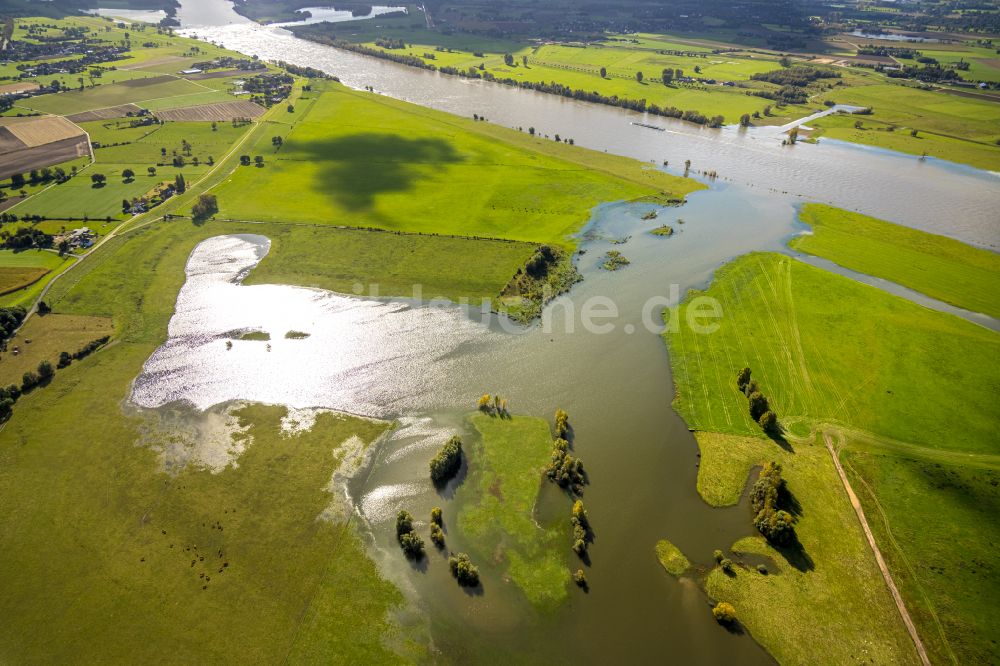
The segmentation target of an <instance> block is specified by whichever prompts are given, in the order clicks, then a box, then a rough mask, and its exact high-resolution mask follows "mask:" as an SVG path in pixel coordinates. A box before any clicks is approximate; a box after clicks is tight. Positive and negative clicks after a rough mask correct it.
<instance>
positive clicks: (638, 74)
mask: <svg viewBox="0 0 1000 666" xmlns="http://www.w3.org/2000/svg"><path fill="white" fill-rule="evenodd" d="M635 80H636V81H638V82H639V83H642V72H636V73H635Z"/></svg>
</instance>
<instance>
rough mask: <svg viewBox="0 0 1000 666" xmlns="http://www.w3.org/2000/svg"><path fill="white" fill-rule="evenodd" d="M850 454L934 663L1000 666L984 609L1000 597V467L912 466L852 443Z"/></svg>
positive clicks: (857, 483) (871, 518) (847, 458)
mask: <svg viewBox="0 0 1000 666" xmlns="http://www.w3.org/2000/svg"><path fill="white" fill-rule="evenodd" d="M842 457H843V460H844V462H845V463H846V465H845V466H846V470H847V473H848V476H849V478H850V480H851V485H852V486H853V487H854V490H855V492H856V493H857V494H858V497H859V499H860V500H861V503H862V505H863V506H864V508H865V513H866V514H867V516H868V522H869V523H870V524H871V527H872V530H873V531H874V533H875V537H876V539H877V540H878V542H879V543H880V544H882V552H883V554H884V555H885V558H886V560H887V562H888V563H889V566H890V568H891V569H892V571H893V573H894V575H895V580H896V584H897V585H898V586H899V587H900V589H901V590H902V593H903V595H904V597H905V599H906V605H907V608H908V610H909V612H910V614H911V615H912V616H913V617H914V621H916V622H917V623H918V626H919V627H920V628H921V630H922V631H921V638H922V640H923V641H924V645H925V647H926V648H927V650H928V652H929V653H930V657H931V661H932V663H941V664H944V663H959V664H990V663H996V662H997V661H1000V648H998V646H997V627H996V623H995V622H992V621H991V618H990V614H989V613H983V612H982V609H983V608H986V607H988V606H989V605H990V604H992V600H993V599H995V598H996V597H997V595H998V594H1000V583H998V581H997V576H996V575H995V571H996V546H995V544H996V543H998V540H1000V527H998V524H997V521H996V519H995V516H996V515H997V511H998V510H1000V490H998V488H1000V461H997V462H995V463H994V464H993V465H992V467H988V466H973V465H966V464H962V463H959V464H949V463H943V462H939V461H928V460H914V459H912V458H908V457H899V456H897V455H886V454H884V453H881V452H879V451H872V450H866V449H865V448H864V447H861V446H857V445H856V444H855V443H853V442H852V443H850V444H849V445H848V448H847V449H846V450H845V451H844V453H843V456H842ZM928 516H936V517H937V518H936V519H933V520H928V519H927V517H928Z"/></svg>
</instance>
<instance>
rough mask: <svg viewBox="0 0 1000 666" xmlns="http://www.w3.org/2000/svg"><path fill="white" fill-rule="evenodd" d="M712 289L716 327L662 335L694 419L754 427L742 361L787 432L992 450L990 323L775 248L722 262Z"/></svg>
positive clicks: (994, 348)
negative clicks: (845, 428) (822, 429)
mask: <svg viewBox="0 0 1000 666" xmlns="http://www.w3.org/2000/svg"><path fill="white" fill-rule="evenodd" d="M707 295H708V296H711V297H714V298H717V299H718V300H719V302H720V303H721V307H722V311H723V317H722V318H721V319H720V320H719V323H720V328H719V330H718V331H717V332H715V333H712V334H709V335H697V334H695V333H693V332H692V331H691V330H690V329H688V328H687V326H685V325H682V326H680V327H679V330H678V332H677V333H675V334H671V335H670V336H669V338H668V344H669V346H670V352H671V360H672V362H673V363H674V364H675V366H676V367H677V368H678V370H677V372H676V373H675V375H674V380H675V382H676V384H677V389H678V395H677V399H676V401H675V408H676V409H677V410H678V411H679V412H680V414H681V416H683V417H684V420H685V421H686V422H687V423H688V425H689V426H691V428H693V429H695V430H706V431H711V432H723V433H731V434H738V435H747V434H757V433H759V432H760V429H759V427H758V426H757V425H756V424H755V423H754V422H753V421H752V420H751V419H750V417H749V414H748V410H747V401H746V398H745V397H744V396H743V394H742V393H740V391H739V389H737V387H736V373H737V372H738V371H739V370H740V369H741V368H743V367H744V366H749V367H750V368H751V370H752V371H753V377H754V379H756V380H757V382H758V383H759V384H760V385H761V387H762V390H763V392H764V393H765V395H767V396H768V398H769V399H770V401H771V404H772V406H773V407H774V410H775V412H776V414H777V415H778V419H779V422H781V423H782V424H784V425H786V427H791V428H793V432H797V431H798V430H796V429H795V428H799V427H801V426H805V430H806V431H808V430H809V428H810V427H813V426H817V427H818V426H822V425H823V424H841V425H849V427H852V428H855V429H860V430H864V431H868V432H871V433H875V434H877V435H880V436H882V437H886V438H890V439H895V440H900V441H903V442H909V443H912V444H918V445H922V446H929V447H934V448H940V449H945V450H955V451H964V452H970V453H994V452H996V438H995V434H994V433H995V427H994V426H995V424H996V423H997V420H998V419H1000V400H998V399H997V398H998V395H997V392H998V388H997V387H996V386H995V384H994V383H992V382H991V380H990V379H989V376H990V374H989V373H990V372H991V369H990V366H989V364H984V363H983V359H996V358H998V354H1000V336H998V335H997V334H996V333H994V332H992V331H990V330H988V329H985V328H983V327H980V326H977V325H975V324H972V323H969V322H966V321H965V320H962V319H959V318H957V317H953V316H951V315H946V314H942V313H938V312H934V311H931V310H927V309H926V308H923V307H921V306H919V305H915V304H913V303H910V302H909V301H905V300H903V299H901V298H897V297H895V296H891V295H889V294H886V293H885V292H882V291H880V290H878V289H876V288H874V287H869V286H866V285H862V284H859V283H856V282H853V281H852V280H849V279H847V278H843V277H839V276H834V275H831V274H829V273H827V272H825V271H823V270H820V269H818V268H814V267H812V266H809V265H806V264H803V263H802V262H799V261H796V260H794V259H792V258H790V257H784V256H780V255H775V254H759V253H757V254H750V255H746V256H744V257H740V258H739V259H737V260H736V261H734V262H732V263H730V264H728V265H726V266H725V267H723V268H722V269H720V270H719V271H718V272H717V273H716V278H715V281H714V283H713V285H712V287H711V288H710V289H709V290H708V292H707ZM685 313H686V310H685V309H684V308H682V309H681V317H682V319H681V321H684V317H685V316H686V314H685ZM928 387H934V390H933V391H931V390H928ZM971 387H975V390H972V389H971ZM955 423H961V424H962V437H960V438H956V437H955V436H954V434H953V428H954V424H955Z"/></svg>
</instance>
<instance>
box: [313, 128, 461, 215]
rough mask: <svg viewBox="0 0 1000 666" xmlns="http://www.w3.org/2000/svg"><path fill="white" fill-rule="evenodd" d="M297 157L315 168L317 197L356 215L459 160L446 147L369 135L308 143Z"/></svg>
mask: <svg viewBox="0 0 1000 666" xmlns="http://www.w3.org/2000/svg"><path fill="white" fill-rule="evenodd" d="M300 151H301V153H303V154H304V157H305V158H306V159H310V160H312V161H314V162H315V163H316V164H318V165H320V174H319V177H318V183H317V185H318V189H319V191H321V192H324V193H327V194H329V196H330V197H332V198H333V200H334V201H335V202H336V203H337V204H338V205H340V206H343V207H344V208H346V209H348V210H350V211H352V212H359V213H364V212H371V210H372V209H373V208H374V206H375V203H376V199H377V198H378V196H379V195H381V194H389V193H395V192H405V191H407V190H411V189H413V188H414V187H415V186H416V185H417V183H418V181H420V180H421V179H427V178H430V177H432V175H433V171H432V170H433V168H434V166H435V165H437V166H447V165H449V164H456V163H458V162H461V161H463V159H464V158H463V157H462V156H461V155H459V154H458V152H457V151H456V150H455V148H454V146H453V145H452V144H451V143H450V142H448V141H444V140H441V139H427V138H421V139H409V138H406V137H404V136H402V135H399V134H380V133H374V132H368V133H363V134H354V135H351V136H345V137H338V138H335V139H330V140H327V141H316V142H312V143H310V144H309V145H308V146H305V147H303V148H301V149H300ZM428 167H430V170H431V173H428Z"/></svg>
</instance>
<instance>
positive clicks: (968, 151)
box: [809, 111, 1000, 171]
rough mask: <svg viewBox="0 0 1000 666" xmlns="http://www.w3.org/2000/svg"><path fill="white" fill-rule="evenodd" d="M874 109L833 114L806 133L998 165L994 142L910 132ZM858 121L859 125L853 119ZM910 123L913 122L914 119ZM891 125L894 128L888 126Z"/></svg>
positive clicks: (976, 164)
mask: <svg viewBox="0 0 1000 666" xmlns="http://www.w3.org/2000/svg"><path fill="white" fill-rule="evenodd" d="M883 117H884V116H883V115H882V114H880V113H879V112H878V111H876V112H875V113H873V114H872V115H870V116H854V115H847V114H834V115H831V116H826V117H824V118H820V119H818V120H815V121H812V122H810V123H809V125H810V127H813V128H815V129H814V131H813V132H811V133H810V137H812V138H816V139H820V140H822V137H828V138H830V139H837V140H839V141H850V142H852V143H860V144H863V145H866V146H874V147H876V148H884V149H886V150H895V151H897V152H900V153H908V154H910V155H917V156H923V155H927V156H928V157H932V158H937V159H942V160H948V161H949V162H958V163H959V164H968V165H969V166H974V167H976V168H978V169H987V170H991V171H995V170H997V169H998V168H1000V147H997V146H996V145H995V144H991V143H987V142H983V141H973V140H970V139H965V138H961V137H959V136H949V135H944V134H935V133H932V132H928V131H919V130H918V132H917V135H916V136H913V135H912V134H911V133H910V129H912V128H908V127H905V126H904V127H900V126H899V125H898V124H897V123H895V122H889V121H887V120H884V119H883ZM859 120H860V121H861V127H860V128H859V127H856V126H855V123H857V122H858V121H859ZM910 123H912V124H914V125H916V124H917V121H916V120H911V121H910ZM894 126H895V129H891V130H890V128H892V127H894Z"/></svg>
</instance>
